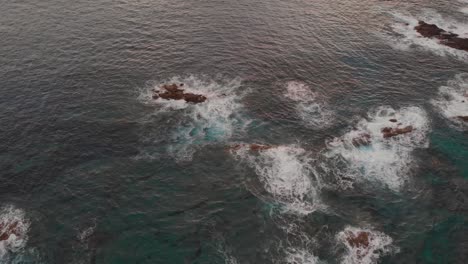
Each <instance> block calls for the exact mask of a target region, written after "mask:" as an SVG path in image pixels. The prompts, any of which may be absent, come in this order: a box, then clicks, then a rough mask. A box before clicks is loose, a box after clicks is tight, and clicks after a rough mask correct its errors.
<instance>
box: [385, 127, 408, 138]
mask: <svg viewBox="0 0 468 264" xmlns="http://www.w3.org/2000/svg"><path fill="white" fill-rule="evenodd" d="M413 130H414V128H413V126H406V127H404V128H398V127H397V128H392V127H384V128H382V130H381V131H382V133H383V137H384V138H391V137H394V136H398V135H401V134H406V133H410V132H411V131H413Z"/></svg>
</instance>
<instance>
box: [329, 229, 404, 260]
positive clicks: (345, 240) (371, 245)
mask: <svg viewBox="0 0 468 264" xmlns="http://www.w3.org/2000/svg"><path fill="white" fill-rule="evenodd" d="M363 232H364V233H366V234H367V235H368V236H367V241H368V245H367V246H363V245H360V246H356V245H352V243H350V241H349V238H350V237H357V236H359V234H360V233H363ZM336 239H337V241H338V242H339V243H340V244H343V245H345V247H346V250H347V252H346V254H345V256H343V259H342V261H341V263H343V264H372V263H377V262H378V260H379V258H380V257H381V256H384V255H388V254H391V253H393V252H397V251H398V248H396V247H394V246H392V243H393V239H392V238H391V237H389V236H388V235H386V234H384V233H382V232H378V231H374V230H371V229H367V228H356V227H350V226H348V227H346V228H345V229H344V230H343V231H341V232H339V233H338V234H337V235H336Z"/></svg>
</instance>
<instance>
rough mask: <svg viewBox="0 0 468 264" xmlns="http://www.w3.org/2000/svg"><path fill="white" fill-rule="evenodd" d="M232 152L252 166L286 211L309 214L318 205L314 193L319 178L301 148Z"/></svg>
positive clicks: (245, 149)
mask: <svg viewBox="0 0 468 264" xmlns="http://www.w3.org/2000/svg"><path fill="white" fill-rule="evenodd" d="M253 152H255V153H253ZM234 153H235V155H236V157H239V158H240V159H241V160H243V161H246V162H247V163H248V164H249V165H250V166H251V167H253V168H255V171H256V173H257V175H258V176H259V178H260V181H261V182H262V183H263V186H264V189H265V190H266V191H267V192H268V193H269V194H270V195H271V196H272V198H273V199H274V200H275V201H277V202H279V203H281V204H282V205H283V208H284V209H285V210H286V211H288V212H293V213H297V214H308V213H310V212H312V211H315V210H316V209H318V208H319V207H321V205H320V202H319V198H318V193H317V192H318V191H317V190H318V189H319V188H318V186H319V185H320V180H319V178H318V177H317V175H316V172H315V171H314V169H313V168H312V166H311V161H312V160H311V158H310V156H309V154H308V153H307V152H306V151H305V150H304V149H302V148H300V147H297V146H277V147H273V148H270V149H267V150H260V151H258V152H257V151H252V150H250V149H249V148H248V147H242V148H240V149H238V150H236V151H235V152H234Z"/></svg>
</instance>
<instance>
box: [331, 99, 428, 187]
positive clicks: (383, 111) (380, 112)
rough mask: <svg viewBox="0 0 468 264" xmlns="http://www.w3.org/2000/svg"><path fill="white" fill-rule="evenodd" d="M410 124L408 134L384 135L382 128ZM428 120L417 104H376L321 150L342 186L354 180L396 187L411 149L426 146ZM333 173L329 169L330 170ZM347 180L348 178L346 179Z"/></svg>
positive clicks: (404, 178)
mask: <svg viewBox="0 0 468 264" xmlns="http://www.w3.org/2000/svg"><path fill="white" fill-rule="evenodd" d="M408 126H411V127H412V131H411V132H409V133H405V134H401V135H397V136H394V137H390V138H385V137H384V134H383V132H382V130H384V129H385V128H388V127H390V128H406V127H408ZM428 131H429V122H428V118H427V115H426V113H425V111H423V110H422V109H421V108H419V107H406V108H401V109H400V110H394V109H393V108H391V107H379V108H378V109H377V110H376V111H374V112H371V113H370V114H369V117H368V119H363V120H361V121H360V122H359V123H358V124H357V125H356V127H355V128H354V129H352V130H350V131H349V132H347V133H346V134H345V135H343V136H342V137H339V138H334V139H333V140H331V141H329V142H327V144H328V151H327V152H326V153H325V157H326V158H327V161H328V162H331V164H328V165H327V166H325V167H328V168H329V170H336V172H335V173H336V174H338V176H339V177H340V178H342V179H347V180H346V181H342V184H343V185H344V186H341V187H350V184H352V183H353V182H354V181H362V180H365V181H368V182H377V183H380V184H384V185H385V186H387V187H388V188H390V189H392V190H395V191H397V190H399V189H400V188H401V187H402V186H403V184H404V183H405V181H407V176H408V173H409V169H410V168H411V165H412V164H413V163H414V161H413V158H412V155H411V154H412V151H413V150H414V149H415V148H424V147H427V146H428V140H427V133H428ZM332 172H333V171H332ZM349 180H350V181H349Z"/></svg>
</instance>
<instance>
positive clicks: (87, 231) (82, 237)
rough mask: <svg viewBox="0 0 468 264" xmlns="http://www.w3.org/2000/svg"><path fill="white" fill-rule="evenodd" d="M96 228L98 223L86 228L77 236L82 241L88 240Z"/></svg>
mask: <svg viewBox="0 0 468 264" xmlns="http://www.w3.org/2000/svg"><path fill="white" fill-rule="evenodd" d="M95 229H96V225H93V226H90V227H88V228H86V229H84V230H83V231H81V232H80V233H79V234H78V236H77V238H78V240H80V241H81V242H84V241H86V240H87V239H88V238H89V237H91V236H92V235H93V233H94V230H95Z"/></svg>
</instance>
